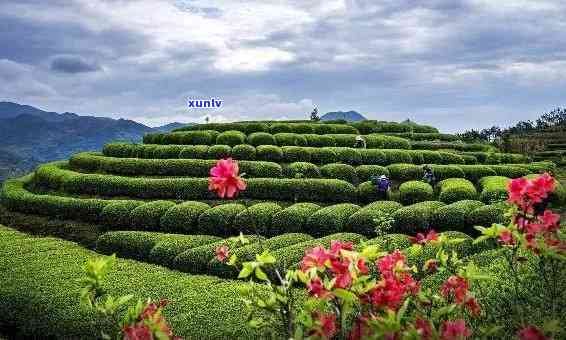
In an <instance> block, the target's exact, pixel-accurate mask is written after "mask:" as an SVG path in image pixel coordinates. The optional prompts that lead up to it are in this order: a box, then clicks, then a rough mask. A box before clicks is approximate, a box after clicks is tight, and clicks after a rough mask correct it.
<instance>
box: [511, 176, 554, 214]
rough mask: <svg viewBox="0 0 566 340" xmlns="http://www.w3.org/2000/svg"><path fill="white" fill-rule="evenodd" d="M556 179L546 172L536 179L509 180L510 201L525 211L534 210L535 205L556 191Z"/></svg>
mask: <svg viewBox="0 0 566 340" xmlns="http://www.w3.org/2000/svg"><path fill="white" fill-rule="evenodd" d="M554 185H555V180H554V178H552V176H550V175H549V174H547V173H545V174H543V175H541V176H539V177H537V178H535V179H532V180H528V179H526V178H516V179H513V180H511V181H510V182H509V184H508V185H507V191H508V193H509V198H508V202H509V203H513V204H515V205H517V206H518V207H519V208H520V209H521V210H523V211H524V212H529V213H531V212H533V206H534V205H535V204H537V203H540V202H542V201H543V200H544V199H546V198H547V197H548V194H549V193H551V192H552V191H554Z"/></svg>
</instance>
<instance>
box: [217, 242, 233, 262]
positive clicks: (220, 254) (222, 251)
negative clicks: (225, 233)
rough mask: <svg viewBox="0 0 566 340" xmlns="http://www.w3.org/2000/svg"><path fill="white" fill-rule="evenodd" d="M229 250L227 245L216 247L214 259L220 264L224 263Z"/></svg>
mask: <svg viewBox="0 0 566 340" xmlns="http://www.w3.org/2000/svg"><path fill="white" fill-rule="evenodd" d="M229 251H230V249H228V246H227V245H222V246H219V247H216V251H215V253H216V259H217V260H218V261H220V262H226V259H228V256H229V255H230V254H229Z"/></svg>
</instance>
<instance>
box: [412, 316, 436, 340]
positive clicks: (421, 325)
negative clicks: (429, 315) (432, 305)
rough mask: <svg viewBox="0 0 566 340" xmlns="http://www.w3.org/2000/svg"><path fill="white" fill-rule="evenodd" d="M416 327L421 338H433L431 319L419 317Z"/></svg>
mask: <svg viewBox="0 0 566 340" xmlns="http://www.w3.org/2000/svg"><path fill="white" fill-rule="evenodd" d="M415 329H416V330H417V331H418V332H419V335H420V336H421V340H429V339H432V327H431V325H430V321H428V320H423V319H421V318H417V320H416V321H415Z"/></svg>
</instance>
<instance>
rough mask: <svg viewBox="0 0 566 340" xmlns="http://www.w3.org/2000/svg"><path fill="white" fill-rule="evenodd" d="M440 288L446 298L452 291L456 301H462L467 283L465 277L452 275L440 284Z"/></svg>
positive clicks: (467, 286)
mask: <svg viewBox="0 0 566 340" xmlns="http://www.w3.org/2000/svg"><path fill="white" fill-rule="evenodd" d="M441 289H442V296H444V298H448V296H449V295H450V294H451V293H453V294H454V300H455V301H456V303H463V302H464V299H465V298H466V296H467V295H468V289H469V285H468V281H467V280H466V279H465V278H463V277H461V276H457V275H452V276H450V277H449V278H448V279H447V280H446V281H445V282H444V283H443V284H442V288H441Z"/></svg>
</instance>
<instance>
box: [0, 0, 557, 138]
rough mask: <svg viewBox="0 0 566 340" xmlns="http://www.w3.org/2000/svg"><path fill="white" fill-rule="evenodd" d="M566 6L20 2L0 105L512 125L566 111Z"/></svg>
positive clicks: (5, 16) (176, 116)
mask: <svg viewBox="0 0 566 340" xmlns="http://www.w3.org/2000/svg"><path fill="white" fill-rule="evenodd" d="M342 3H344V4H345V5H342ZM565 12H566V4H563V3H561V2H557V1H550V0H549V1H543V0H541V1H536V2H533V1H528V0H514V1H511V0H501V1H497V2H491V1H485V0H461V1H454V0H428V1H416V0H405V1H399V0H391V1H379V2H376V1H372V0H345V1H343V2H342V1H331V0H328V1H324V2H315V1H287V2H277V3H273V4H272V3H271V2H264V1H254V0H249V1H246V2H242V3H238V4H234V2H231V1H225V0H216V1H203V0H193V1H174V2H172V1H165V0H163V1H149V0H139V1H119V2H116V1H99V2H96V4H95V5H93V4H92V3H91V2H89V1H87V0H74V1H72V2H70V1H63V2H55V1H54V2H52V1H50V2H37V1H15V0H14V1H10V0H8V1H3V2H2V3H1V4H0V61H2V62H1V63H0V78H2V79H4V80H6V81H7V82H8V83H10V82H11V83H13V84H17V86H16V87H13V88H8V87H6V88H5V89H4V90H5V91H2V95H1V96H3V97H2V98H0V99H3V100H17V101H20V102H22V103H24V104H30V105H38V106H41V107H45V108H47V109H49V110H54V111H55V110H57V111H76V112H86V113H93V114H97V115H107V116H114V114H113V112H120V116H124V117H127V118H133V119H138V120H141V121H144V122H148V123H151V124H161V123H166V122H170V121H173V120H184V121H189V120H198V119H201V118H202V117H203V116H205V115H206V114H207V113H208V112H204V111H203V112H195V111H187V110H185V109H184V107H183V105H184V102H185V100H186V97H187V96H203V97H221V98H222V99H224V103H225V104H224V105H225V106H224V108H223V110H221V111H219V112H215V113H213V118H214V115H216V118H217V119H219V120H237V119H255V118H279V117H288V118H299V117H301V116H302V115H304V114H305V112H307V111H308V108H307V107H308V106H309V105H314V104H316V105H318V106H319V108H320V110H321V111H323V112H324V111H334V110H339V109H342V110H350V109H354V110H358V111H360V112H362V113H365V114H367V115H368V116H369V117H370V118H376V119H392V120H402V119H405V118H411V119H413V120H416V121H419V122H423V123H427V124H432V125H436V126H439V127H440V128H441V129H443V130H445V131H455V130H458V129H462V128H470V127H483V126H487V125H490V124H503V125H508V124H511V123H513V122H514V121H516V120H519V119H532V118H534V117H536V116H537V115H538V114H539V113H540V112H542V111H545V110H549V109H551V108H552V107H553V106H559V105H561V106H564V105H566V103H565V102H564V97H563V92H564V88H566V71H565V70H566V47H565V46H566V35H564V34H563V33H562V32H563V31H564V24H563V21H562V20H563V19H562V14H563V13H565ZM102 65H103V69H104V72H93V71H99V70H101V69H102ZM61 72H67V73H77V72H82V75H81V77H61ZM27 84H29V85H27ZM6 86H8V85H6Z"/></svg>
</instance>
